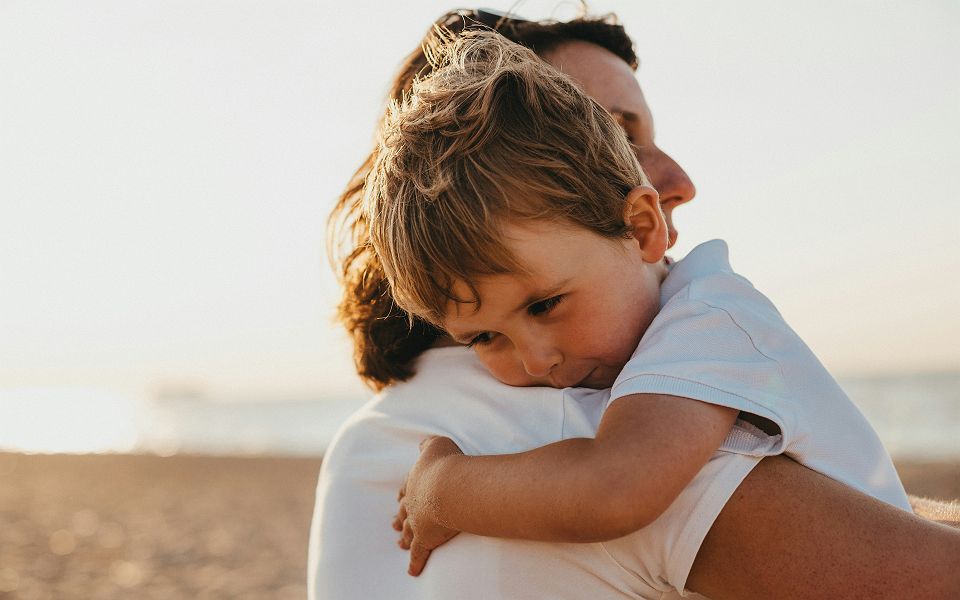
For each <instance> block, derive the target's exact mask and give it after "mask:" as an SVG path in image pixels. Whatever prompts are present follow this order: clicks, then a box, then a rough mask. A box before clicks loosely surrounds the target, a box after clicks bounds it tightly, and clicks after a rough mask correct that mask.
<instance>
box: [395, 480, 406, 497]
mask: <svg viewBox="0 0 960 600" xmlns="http://www.w3.org/2000/svg"><path fill="white" fill-rule="evenodd" d="M406 495H407V483H406V482H404V483H403V485H401V486H400V491H399V492H397V502H400V501H401V500H403V497H404V496H406Z"/></svg>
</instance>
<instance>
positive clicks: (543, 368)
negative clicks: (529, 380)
mask: <svg viewBox="0 0 960 600" xmlns="http://www.w3.org/2000/svg"><path fill="white" fill-rule="evenodd" d="M520 360H522V361H523V368H524V369H525V370H526V371H527V374H528V375H530V376H531V377H547V376H548V375H550V372H551V371H553V369H554V367H556V366H557V365H558V364H560V353H559V352H557V351H556V350H554V349H551V348H546V347H539V348H537V347H530V348H525V349H524V350H522V351H521V353H520Z"/></svg>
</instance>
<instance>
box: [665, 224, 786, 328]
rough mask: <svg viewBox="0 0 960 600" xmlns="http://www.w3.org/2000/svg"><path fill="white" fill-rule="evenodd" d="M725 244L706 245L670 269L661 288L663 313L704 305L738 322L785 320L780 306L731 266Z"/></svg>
mask: <svg viewBox="0 0 960 600" xmlns="http://www.w3.org/2000/svg"><path fill="white" fill-rule="evenodd" d="M729 256H730V254H729V247H728V246H727V243H726V242H725V241H723V240H710V241H708V242H704V243H702V244H700V245H699V246H697V247H695V248H694V249H693V250H691V251H690V253H689V254H687V256H685V257H684V258H683V259H681V260H679V261H677V262H675V263H674V264H673V265H671V267H670V272H669V274H668V275H667V277H666V279H665V280H664V282H663V284H662V286H661V292H660V300H661V302H660V306H661V311H663V310H666V309H669V308H675V307H676V306H677V305H678V304H680V303H688V302H693V303H701V304H706V305H708V306H710V307H712V308H715V309H719V310H724V311H726V312H728V313H730V316H731V318H733V319H734V320H735V321H739V320H741V319H744V318H747V317H759V316H763V315H766V316H768V317H773V318H775V319H778V320H779V319H782V316H781V315H780V312H779V311H778V310H777V308H776V306H774V304H773V303H772V302H771V301H770V299H769V298H767V297H766V296H765V295H763V294H762V293H761V292H760V291H758V290H757V289H756V288H755V287H754V286H753V284H752V283H751V282H750V281H749V280H748V279H747V278H746V277H743V276H742V275H740V274H738V273H737V272H735V271H734V270H733V267H731V266H730V258H729Z"/></svg>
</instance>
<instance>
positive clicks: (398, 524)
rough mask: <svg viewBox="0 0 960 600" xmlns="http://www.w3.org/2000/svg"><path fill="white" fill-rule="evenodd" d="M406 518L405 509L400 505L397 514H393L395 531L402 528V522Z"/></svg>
mask: <svg viewBox="0 0 960 600" xmlns="http://www.w3.org/2000/svg"><path fill="white" fill-rule="evenodd" d="M406 520H407V509H406V508H404V507H403V505H402V504H401V505H400V509H399V510H398V511H397V514H396V515H394V516H393V528H394V529H396V530H397V531H400V530H401V529H403V522H404V521H406Z"/></svg>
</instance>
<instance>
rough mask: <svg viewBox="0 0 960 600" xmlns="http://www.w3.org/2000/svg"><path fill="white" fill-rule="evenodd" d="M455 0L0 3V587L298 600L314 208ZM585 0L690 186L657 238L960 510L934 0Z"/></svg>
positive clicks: (312, 423)
mask: <svg viewBox="0 0 960 600" xmlns="http://www.w3.org/2000/svg"><path fill="white" fill-rule="evenodd" d="M485 6H487V7H491V8H497V9H500V10H508V9H510V8H511V6H512V3H510V2H498V1H496V0H487V1H486V2H485ZM449 8H453V6H448V5H445V4H443V3H438V2H423V1H411V2H404V3H403V4H402V6H401V5H385V4H383V3H374V2H372V1H369V0H367V1H356V2H349V3H348V2H341V3H331V2H323V3H317V2H305V1H287V0H277V1H271V2H264V1H260V2H252V1H250V0H231V1H229V2H227V1H202V2H196V1H191V2H186V1H180V0H167V1H165V2H162V3H157V2H147V1H145V0H122V1H120V0H116V1H107V0H95V1H93V2H87V3H83V4H82V5H81V4H77V3H74V2H67V1H65V0H63V1H54V0H42V1H39V2H37V1H31V2H25V1H24V2H17V1H7V2H2V3H0V74H2V77H0V452H2V454H0V482H3V484H2V485H0V536H2V537H0V598H3V597H11V598H114V597H132V596H136V597H157V598H161V597H162V598H166V597H184V596H186V597H198V598H199V597H204V598H206V597H210V598H214V597H224V598H240V597H251V598H253V597H256V598H262V597H265V594H268V597H277V598H281V597H290V598H293V597H303V594H304V588H305V574H304V572H303V565H304V564H305V544H306V536H307V527H308V522H309V512H310V507H311V503H312V489H313V486H314V484H315V480H316V472H317V468H318V467H319V463H320V458H321V457H322V453H323V450H324V448H325V447H326V445H327V444H328V443H329V441H330V439H331V437H332V435H333V433H334V432H335V431H336V428H337V427H338V426H339V425H340V423H342V422H343V420H344V419H345V418H346V417H347V416H348V415H349V414H350V413H351V412H352V411H353V410H355V409H356V408H358V407H359V406H360V405H361V404H362V403H363V402H365V401H366V400H367V399H369V397H370V395H371V394H370V392H369V391H368V390H366V389H365V388H364V387H363V386H362V385H361V384H360V382H359V380H358V379H357V378H356V376H355V375H354V372H353V368H352V363H351V359H350V356H351V349H350V346H349V343H348V341H347V339H346V336H345V335H344V334H343V333H342V332H341V330H340V329H339V328H338V327H337V326H336V325H335V324H334V322H333V319H332V316H333V311H334V307H335V304H336V300H337V297H338V294H339V291H338V289H337V284H336V281H335V279H334V277H333V275H332V272H331V270H330V268H329V266H328V265H327V262H326V257H325V251H324V246H325V232H324V228H325V218H326V215H327V213H328V212H329V210H330V208H331V206H332V205H333V202H334V200H335V198H336V196H337V195H338V193H339V192H340V191H341V189H342V187H343V185H344V184H345V182H346V181H347V179H348V177H349V176H350V174H351V173H352V172H353V170H354V169H355V168H356V166H357V165H358V164H359V162H360V160H361V159H362V158H363V156H364V155H365V153H366V152H367V151H368V150H369V147H370V143H371V140H372V133H373V128H374V125H375V123H376V120H377V117H378V115H379V113H380V112H381V111H382V107H383V96H384V94H385V93H386V90H387V85H388V82H389V80H390V78H391V76H392V74H393V71H394V70H395V69H396V67H397V66H398V64H399V62H400V60H401V59H402V57H403V56H404V55H406V54H407V53H408V52H409V51H410V50H412V49H413V48H414V47H415V45H416V44H417V42H418V41H419V39H420V37H421V36H422V35H423V33H424V31H425V30H426V28H427V26H428V25H429V24H430V23H431V22H432V21H433V20H434V19H435V18H437V17H438V16H439V15H440V14H442V13H443V12H444V11H446V10H447V9H449ZM591 9H592V12H594V13H604V12H608V11H614V12H616V13H617V14H618V15H619V16H620V18H621V20H622V21H623V23H624V24H625V25H626V27H627V30H628V32H629V33H630V34H631V35H632V36H633V38H634V39H635V40H636V43H637V44H636V45H637V52H638V54H639V56H640V59H641V67H640V70H639V72H638V77H639V80H640V83H641V85H642V86H643V88H644V91H645V93H646V95H647V100H648V101H649V103H650V105H651V108H652V109H653V112H654V116H655V118H656V123H657V139H658V143H659V145H660V146H661V147H662V148H664V149H665V150H667V151H668V152H670V153H671V154H672V155H673V156H674V158H675V159H677V161H678V162H679V163H680V164H682V165H683V166H684V167H685V168H686V170H687V172H688V173H689V174H690V175H691V177H692V178H693V180H694V182H695V183H696V185H697V188H698V195H697V198H696V200H695V201H694V202H693V203H692V204H690V205H688V206H686V207H683V208H681V209H679V210H678V211H677V213H676V214H675V222H676V223H677V226H678V228H679V230H680V241H679V244H678V245H677V247H675V249H674V250H673V254H674V256H675V257H680V256H682V255H684V254H685V253H686V252H687V251H689V250H690V249H691V248H692V247H693V246H695V245H697V244H698V243H700V242H703V241H706V240H708V239H712V238H717V237H721V238H724V239H726V240H727V241H728V242H729V244H730V247H731V254H732V255H731V258H732V262H733V265H734V267H735V268H736V269H737V270H738V271H740V272H741V273H743V274H744V275H746V276H747V277H748V278H749V279H751V280H752V281H753V282H754V284H755V285H757V287H758V288H760V289H761V290H763V291H764V292H765V293H766V294H767V295H768V296H770V297H771V298H772V299H773V301H774V302H775V303H776V304H777V306H778V307H779V308H780V310H781V312H782V313H783V314H784V316H785V317H786V318H787V320H788V322H790V323H791V324H792V325H793V326H794V328H795V329H796V330H797V331H798V332H799V334H800V335H801V336H802V337H803V338H804V339H805V340H806V341H807V343H808V344H809V345H810V346H811V347H812V348H813V350H814V351H815V352H816V353H817V354H818V356H820V358H821V359H822V360H823V362H824V363H825V364H826V365H827V367H828V368H829V369H830V370H831V371H832V372H833V373H834V374H836V375H837V376H838V378H839V379H840V381H841V384H842V385H843V386H844V388H845V389H846V390H847V392H848V393H849V394H850V396H851V397H852V398H853V400H854V401H855V402H856V403H857V404H858V406H860V408H861V409H862V410H863V412H864V413H865V414H866V415H867V417H868V418H869V419H870V421H871V422H872V423H873V424H874V426H875V427H876V428H877V430H878V431H879V433H880V435H881V437H882V439H883V440H884V442H885V443H886V444H887V447H888V448H889V449H890V451H891V453H892V454H893V456H894V458H895V459H896V460H897V463H898V467H900V468H901V471H902V473H903V474H904V478H905V481H906V482H907V487H908V490H910V491H911V492H913V493H920V494H930V495H940V496H951V497H956V496H960V491H958V490H960V466H958V465H960V441H958V440H960V343H958V342H957V340H958V339H960V317H958V316H957V314H956V312H955V311H956V307H957V306H960V284H958V283H957V282H956V277H957V274H958V273H960V245H958V244H957V241H956V240H957V238H958V236H960V208H958V207H960V202H958V201H957V199H958V191H960V169H958V168H957V167H956V165H957V162H958V158H960V112H958V111H957V106H960V71H958V69H957V68H956V65H957V64H958V62H960V38H958V37H957V36H956V31H957V30H958V27H960V5H958V4H957V3H955V2H951V1H949V0H941V1H937V0H926V1H920V0H917V1H915V2H911V3H893V2H874V1H867V0H845V1H843V2H833V3H826V2H815V3H805V4H799V5H790V6H789V7H784V6H781V5H774V4H771V3H768V2H762V1H759V0H749V1H748V0H738V1H737V2H733V3H723V4H722V5H721V4H716V3H707V2H696V1H684V0H681V1H677V2H671V3H662V2H653V1H652V0H651V1H632V2H614V1H607V2H600V1H597V2H592V3H591ZM576 10H577V5H576V4H575V3H570V2H557V1H552V2H544V1H540V0H538V1H530V2H522V3H520V4H519V5H518V6H517V8H516V11H517V13H518V14H519V15H521V16H526V17H528V18H546V17H550V16H553V17H556V18H560V19H565V18H569V17H571V16H573V15H574V14H575V13H576Z"/></svg>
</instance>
